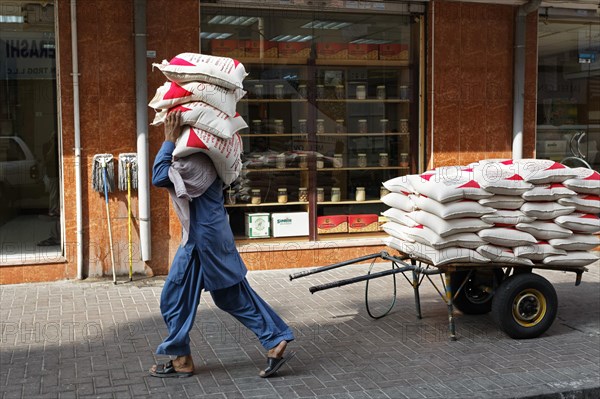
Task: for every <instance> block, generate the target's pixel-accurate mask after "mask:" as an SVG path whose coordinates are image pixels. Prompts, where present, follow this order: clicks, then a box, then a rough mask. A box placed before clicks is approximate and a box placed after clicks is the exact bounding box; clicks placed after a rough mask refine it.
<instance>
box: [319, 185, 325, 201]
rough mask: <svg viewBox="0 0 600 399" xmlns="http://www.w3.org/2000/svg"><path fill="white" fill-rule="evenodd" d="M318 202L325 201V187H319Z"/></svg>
mask: <svg viewBox="0 0 600 399" xmlns="http://www.w3.org/2000/svg"><path fill="white" fill-rule="evenodd" d="M317 202H325V189H324V188H323V187H317Z"/></svg>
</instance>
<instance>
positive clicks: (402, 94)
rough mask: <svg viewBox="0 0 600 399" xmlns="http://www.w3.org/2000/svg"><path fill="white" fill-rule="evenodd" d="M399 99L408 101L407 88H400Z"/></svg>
mask: <svg viewBox="0 0 600 399" xmlns="http://www.w3.org/2000/svg"><path fill="white" fill-rule="evenodd" d="M400 99H401V100H408V86H400Z"/></svg>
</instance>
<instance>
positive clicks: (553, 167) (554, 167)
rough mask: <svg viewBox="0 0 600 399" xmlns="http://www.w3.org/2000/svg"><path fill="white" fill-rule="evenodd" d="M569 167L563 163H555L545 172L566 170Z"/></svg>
mask: <svg viewBox="0 0 600 399" xmlns="http://www.w3.org/2000/svg"><path fill="white" fill-rule="evenodd" d="M566 168H567V167H566V166H565V165H563V164H562V163H558V162H554V163H553V164H552V166H550V167H549V168H546V169H545V170H554V169H566Z"/></svg>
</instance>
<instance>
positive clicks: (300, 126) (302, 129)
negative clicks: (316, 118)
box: [298, 119, 306, 134]
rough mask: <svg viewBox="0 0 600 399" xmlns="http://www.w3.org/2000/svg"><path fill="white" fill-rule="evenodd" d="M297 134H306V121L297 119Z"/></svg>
mask: <svg viewBox="0 0 600 399" xmlns="http://www.w3.org/2000/svg"><path fill="white" fill-rule="evenodd" d="M298 133H303V134H305V133H306V119H298Z"/></svg>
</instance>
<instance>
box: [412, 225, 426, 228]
mask: <svg viewBox="0 0 600 399" xmlns="http://www.w3.org/2000/svg"><path fill="white" fill-rule="evenodd" d="M423 228H425V226H423V225H422V224H418V225H416V226H413V229H423Z"/></svg>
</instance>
